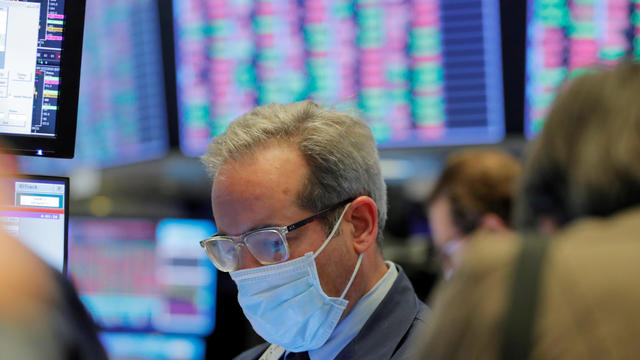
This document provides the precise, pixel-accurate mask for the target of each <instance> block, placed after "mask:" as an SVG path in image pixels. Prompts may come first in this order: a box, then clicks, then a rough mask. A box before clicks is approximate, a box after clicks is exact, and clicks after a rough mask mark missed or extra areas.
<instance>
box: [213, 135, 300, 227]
mask: <svg viewBox="0 0 640 360" xmlns="http://www.w3.org/2000/svg"><path fill="white" fill-rule="evenodd" d="M307 174H308V168H307V165H306V162H305V160H304V158H303V157H302V154H301V153H300V152H299V150H297V149H296V148H295V147H291V146H272V147H268V148H264V149H262V151H260V152H256V153H255V154H254V155H253V156H250V157H243V158H240V159H237V160H232V161H228V162H227V163H225V164H223V165H222V166H221V167H220V169H219V171H218V173H217V174H216V177H215V179H214V182H213V187H212V193H211V196H212V202H213V204H212V205H213V211H214V217H215V220H216V222H217V223H218V225H219V227H220V228H221V230H223V231H225V232H228V233H236V232H238V231H246V230H247V229H249V228H252V227H259V226H262V225H264V224H273V223H280V222H286V221H288V218H289V217H288V216H287V215H288V213H290V212H291V211H294V210H297V196H298V194H299V192H300V190H301V189H302V186H303V184H304V180H305V179H306V176H307ZM296 217H297V216H296Z"/></svg>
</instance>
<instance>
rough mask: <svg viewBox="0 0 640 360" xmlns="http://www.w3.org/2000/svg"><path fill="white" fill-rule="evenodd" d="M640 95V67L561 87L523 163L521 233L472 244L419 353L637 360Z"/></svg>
mask: <svg viewBox="0 0 640 360" xmlns="http://www.w3.org/2000/svg"><path fill="white" fill-rule="evenodd" d="M638 94H640V64H637V63H624V64H622V65H619V66H618V67H616V68H615V69H613V70H606V71H597V72H596V73H589V74H586V75H583V76H580V77H578V78H576V79H575V80H573V81H572V82H571V83H569V86H568V87H567V88H566V89H563V90H561V92H560V94H559V95H558V97H557V98H556V100H555V102H554V104H553V106H552V108H551V111H550V113H549V115H548V117H547V122H546V124H545V127H544V129H543V131H542V133H541V134H540V136H539V138H538V139H536V141H535V143H533V144H532V149H531V151H530V153H529V156H528V159H527V161H526V166H525V171H524V174H523V184H522V185H521V193H520V195H519V198H518V200H517V202H516V203H517V204H516V208H517V211H516V224H518V226H519V228H520V229H521V230H523V234H522V235H520V236H516V235H515V234H511V235H508V236H495V235H494V236H484V239H483V238H481V237H479V238H476V239H474V240H473V242H471V243H470V244H469V249H468V251H467V256H465V259H464V260H463V262H462V264H461V266H460V268H459V269H458V271H457V272H456V274H455V275H454V276H453V277H452V279H451V281H449V282H448V283H446V284H444V286H442V288H441V289H440V290H439V292H438V294H437V296H436V298H435V301H434V312H433V315H432V317H430V322H429V330H428V331H427V335H426V337H425V339H424V343H425V348H424V352H423V355H422V356H420V357H418V358H419V359H421V358H427V357H428V358H429V359H498V358H502V359H533V360H535V359H569V360H571V359H637V358H638V357H639V356H640V342H638V338H639V337H640V310H638V304H639V303H640V291H639V290H638V287H637V286H636V284H637V279H638V276H640V241H639V239H638V234H639V233H640V162H639V161H638V159H640V141H639V134H640V102H639V101H638ZM502 239H503V240H504V241H500V240H502Z"/></svg>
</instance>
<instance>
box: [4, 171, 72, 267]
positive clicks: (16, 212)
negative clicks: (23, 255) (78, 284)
mask: <svg viewBox="0 0 640 360" xmlns="http://www.w3.org/2000/svg"><path fill="white" fill-rule="evenodd" d="M0 183H1V186H2V187H3V188H4V189H12V192H11V193H10V194H11V195H12V196H11V197H10V198H9V199H7V200H6V201H4V202H5V203H3V204H1V205H0V224H1V226H2V228H3V230H4V231H5V232H6V233H8V234H9V235H11V236H14V237H15V238H17V239H18V240H20V241H21V242H23V243H24V244H25V245H27V247H29V248H30V249H31V250H32V251H33V252H34V253H36V254H37V255H39V256H40V257H41V258H42V259H43V260H44V261H45V262H47V263H48V264H49V265H51V266H52V267H53V268H55V269H57V270H59V271H61V272H62V273H66V265H67V227H68V223H69V218H68V214H69V179H68V178H62V177H51V176H28V175H16V176H5V177H2V178H0Z"/></svg>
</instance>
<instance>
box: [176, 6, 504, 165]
mask: <svg viewBox="0 0 640 360" xmlns="http://www.w3.org/2000/svg"><path fill="white" fill-rule="evenodd" d="M173 4H174V5H173V14H174V28H175V30H174V38H175V49H176V51H175V53H176V82H177V95H178V96H177V97H178V120H179V125H180V126H179V128H180V130H179V133H180V147H181V149H182V151H183V152H184V153H185V154H186V155H189V156H196V155H201V154H203V153H204V152H205V150H206V147H207V145H208V144H209V141H210V140H211V137H213V136H216V135H219V134H221V133H222V132H224V131H225V130H226V127H227V125H228V124H229V122H230V121H232V120H233V119H235V118H236V117H238V116H240V115H242V114H243V113H245V112H247V111H249V110H251V109H252V108H253V107H255V106H256V105H263V104H268V103H271V102H278V103H288V102H292V101H298V100H302V99H306V98H310V99H313V100H315V101H317V102H319V103H320V104H322V105H325V106H335V107H337V108H345V109H346V110H348V111H352V110H353V112H354V113H356V114H358V115H359V116H361V117H363V118H364V119H365V120H367V121H368V122H369V124H370V125H371V128H372V130H373V134H374V137H375V139H376V141H377V142H378V144H379V146H380V147H381V148H397V147H417V146H435V145H454V144H480V143H492V142H498V141H500V140H502V139H503V137H504V133H505V130H504V127H505V126H504V103H503V90H502V59H501V46H500V44H501V41H500V13H499V2H498V1H495V0H456V1H437V0H418V1H356V2H353V1H329V2H325V1H317V0H309V1H235V2H223V3H219V2H211V1H208V0H189V1H180V0H175V1H173Z"/></svg>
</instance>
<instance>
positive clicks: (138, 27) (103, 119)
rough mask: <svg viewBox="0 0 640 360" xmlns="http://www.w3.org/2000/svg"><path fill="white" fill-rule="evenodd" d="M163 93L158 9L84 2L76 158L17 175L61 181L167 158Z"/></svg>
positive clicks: (121, 1)
mask: <svg viewBox="0 0 640 360" xmlns="http://www.w3.org/2000/svg"><path fill="white" fill-rule="evenodd" d="M164 86H165V85H164V70H163V59H162V48H161V38H160V22H159V14H158V4H157V2H156V1H153V0H110V1H101V0H87V7H86V19H85V30H84V45H83V52H82V71H81V75H80V95H79V100H78V102H79V104H78V127H77V135H76V139H77V140H76V156H75V159H74V160H72V161H69V160H53V161H52V160H50V159H38V158H33V159H32V158H24V159H21V166H22V168H23V170H24V171H26V172H31V173H50V174H60V173H68V172H69V171H70V170H72V169H74V168H76V167H79V166H84V167H91V168H102V167H108V166H116V165H122V164H128V163H133V162H138V161H143V160H149V159H154V158H158V157H161V156H163V155H165V154H166V153H167V152H168V150H169V135H168V125H167V113H166V98H165V97H166V94H165V87H164Z"/></svg>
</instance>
